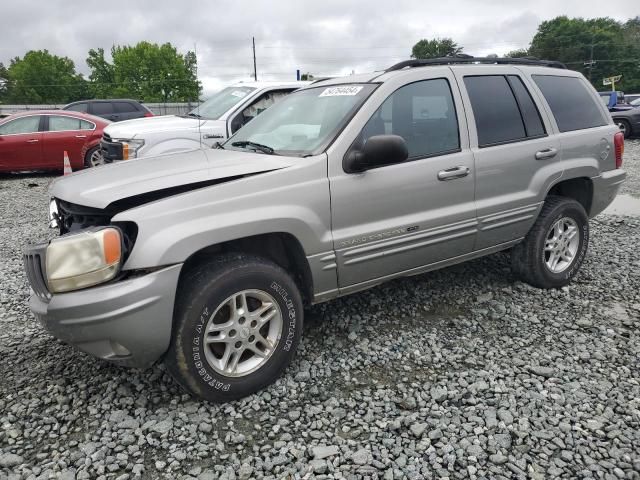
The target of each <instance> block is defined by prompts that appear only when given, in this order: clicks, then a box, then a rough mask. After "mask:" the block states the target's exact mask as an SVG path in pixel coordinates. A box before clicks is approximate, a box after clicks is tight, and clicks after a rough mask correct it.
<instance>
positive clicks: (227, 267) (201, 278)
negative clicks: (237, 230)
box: [165, 254, 303, 402]
mask: <svg viewBox="0 0 640 480" xmlns="http://www.w3.org/2000/svg"><path fill="white" fill-rule="evenodd" d="M302 317H303V307H302V300H301V297H300V293H299V291H298V289H297V287H296V285H295V282H294V281H293V280H292V279H291V277H290V276H289V275H288V274H287V273H286V272H285V271H284V270H283V269H282V268H280V267H279V266H278V265H276V264H274V263H272V262H270V261H268V260H265V259H261V258H258V257H254V256H247V255H242V254H229V255H225V256H222V257H219V258H216V259H214V260H213V261H211V262H208V263H205V264H202V265H199V266H198V267H196V268H194V269H193V270H191V271H188V272H186V274H185V275H184V277H183V279H182V280H181V283H180V287H179V292H178V298H177V299H176V308H175V313H174V329H173V336H172V339H171V346H170V348H169V351H168V352H167V355H166V359H165V360H166V365H167V368H168V369H169V371H170V372H171V374H172V375H173V377H174V378H175V379H176V380H177V381H178V382H179V383H180V384H181V385H182V386H183V387H184V388H185V389H186V390H188V391H189V392H190V393H191V394H193V395H195V396H197V397H200V398H204V399H206V400H209V401H213V402H224V401H229V400H233V399H237V398H241V397H244V396H246V395H249V394H251V393H253V392H255V391H257V390H260V389H262V388H264V387H265V386H267V385H269V384H271V383H272V382H273V381H274V380H275V379H276V378H278V377H279V376H280V375H281V374H282V372H283V371H284V370H285V369H286V368H287V366H288V365H289V363H290V361H291V358H292V357H293V354H294V352H295V350H296V348H297V345H298V342H299V340H300V336H301V333H302V320H303V318H302Z"/></svg>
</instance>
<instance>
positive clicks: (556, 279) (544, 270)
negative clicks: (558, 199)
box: [536, 202, 589, 287]
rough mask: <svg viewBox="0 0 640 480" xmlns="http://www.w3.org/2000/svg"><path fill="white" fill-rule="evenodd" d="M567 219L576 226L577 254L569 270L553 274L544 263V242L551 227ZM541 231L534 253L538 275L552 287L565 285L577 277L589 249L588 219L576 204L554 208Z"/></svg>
mask: <svg viewBox="0 0 640 480" xmlns="http://www.w3.org/2000/svg"><path fill="white" fill-rule="evenodd" d="M567 217H568V218H571V219H572V220H573V221H575V222H576V224H577V225H578V233H579V237H580V238H579V242H580V243H579V244H578V253H577V254H576V256H575V258H574V260H573V262H572V263H571V265H570V266H569V268H567V269H565V270H563V271H562V272H559V273H553V272H551V271H550V270H549V268H548V267H547V265H546V262H545V252H544V247H545V242H546V239H547V236H548V234H549V230H550V229H551V227H552V226H553V225H555V223H556V222H557V221H559V220H560V219H562V218H567ZM542 231H543V232H544V233H543V234H542V235H540V236H539V238H538V239H537V241H536V251H537V252H538V255H537V260H536V263H537V264H538V266H539V268H540V273H541V274H542V276H543V277H544V279H545V280H546V281H547V282H548V283H549V284H551V285H552V286H555V287H560V286H563V285H566V284H567V283H569V282H570V281H571V280H572V279H573V277H575V276H576V275H577V273H578V271H579V270H580V266H581V265H582V262H583V261H584V259H585V257H586V255H587V249H588V247H589V219H588V218H587V216H586V214H585V212H584V209H583V208H582V207H581V206H580V205H579V204H577V202H576V203H573V202H572V203H569V204H565V205H558V207H556V208H555V209H554V210H553V211H552V212H551V214H550V215H549V216H548V219H547V220H546V221H545V224H544V229H543V230H542Z"/></svg>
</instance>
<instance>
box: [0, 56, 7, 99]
mask: <svg viewBox="0 0 640 480" xmlns="http://www.w3.org/2000/svg"><path fill="white" fill-rule="evenodd" d="M8 88H9V71H8V70H7V68H6V67H5V66H4V65H3V64H2V63H1V62H0V103H2V102H3V101H4V100H5V98H6V95H7V89H8Z"/></svg>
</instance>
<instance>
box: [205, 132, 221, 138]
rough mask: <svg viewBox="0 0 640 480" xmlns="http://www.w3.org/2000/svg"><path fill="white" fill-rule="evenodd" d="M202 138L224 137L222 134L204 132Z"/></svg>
mask: <svg viewBox="0 0 640 480" xmlns="http://www.w3.org/2000/svg"><path fill="white" fill-rule="evenodd" d="M202 138H206V139H209V138H224V135H219V134H216V133H205V134H204V135H202Z"/></svg>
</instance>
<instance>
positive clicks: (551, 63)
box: [385, 54, 567, 72]
mask: <svg viewBox="0 0 640 480" xmlns="http://www.w3.org/2000/svg"><path fill="white" fill-rule="evenodd" d="M474 63H475V64H477V63H483V64H494V65H495V64H497V65H535V66H539V67H552V68H564V69H566V68H567V66H566V65H565V64H564V63H561V62H557V61H555V60H539V59H537V58H535V57H522V58H501V57H472V56H471V55H464V54H458V55H455V56H451V57H440V58H423V59H413V60H405V61H403V62H400V63H396V64H395V65H392V66H391V67H389V68H387V69H386V70H385V72H394V71H396V70H402V69H403V68H414V67H426V66H430V65H456V64H474Z"/></svg>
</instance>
